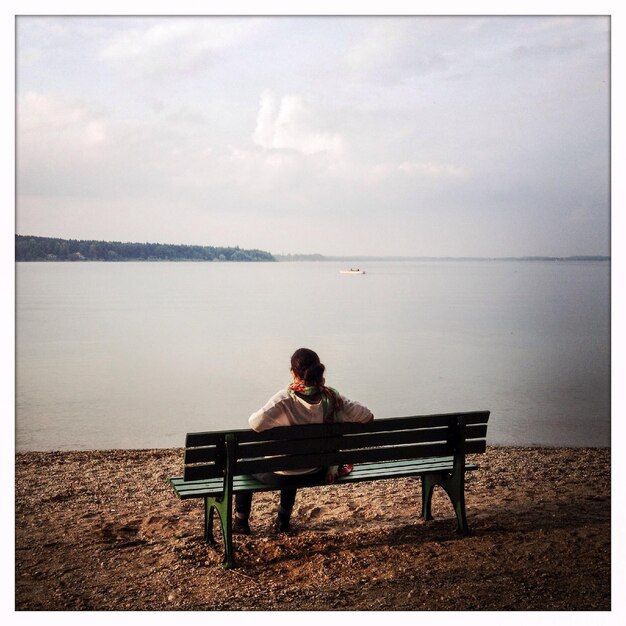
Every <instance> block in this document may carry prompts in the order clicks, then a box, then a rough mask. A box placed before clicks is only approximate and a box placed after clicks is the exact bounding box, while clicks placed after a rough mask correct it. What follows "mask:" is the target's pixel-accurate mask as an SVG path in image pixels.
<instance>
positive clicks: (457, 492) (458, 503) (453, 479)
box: [422, 474, 469, 535]
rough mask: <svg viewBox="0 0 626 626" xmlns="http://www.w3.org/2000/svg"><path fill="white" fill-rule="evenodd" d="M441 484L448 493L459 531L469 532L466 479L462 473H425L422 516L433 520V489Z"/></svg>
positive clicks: (466, 533)
mask: <svg viewBox="0 0 626 626" xmlns="http://www.w3.org/2000/svg"><path fill="white" fill-rule="evenodd" d="M436 485H440V486H441V487H442V488H443V490H444V491H445V492H446V493H447V494H448V497H449V498H450V501H451V502H452V507H453V508H454V513H455V515H456V521H457V527H456V530H457V532H458V533H460V534H463V535H468V534H469V526H468V524H467V516H466V515H465V480H464V477H463V476H462V475H458V476H457V475H454V474H452V475H450V474H424V475H423V476H422V517H423V518H424V519H425V520H432V519H433V516H432V510H431V509H432V497H433V489H434V488H435V486H436Z"/></svg>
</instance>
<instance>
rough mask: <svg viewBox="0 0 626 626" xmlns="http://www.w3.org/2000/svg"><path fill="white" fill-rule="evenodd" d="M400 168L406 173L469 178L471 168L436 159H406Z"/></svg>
mask: <svg viewBox="0 0 626 626" xmlns="http://www.w3.org/2000/svg"><path fill="white" fill-rule="evenodd" d="M398 169H399V170H400V171H401V172H404V173H405V174H409V175H410V174H420V175H422V176H428V177H435V178H468V177H469V174H470V173H469V170H468V169H467V168H465V167H461V166H458V165H452V164H450V163H438V162H436V161H404V162H403V163H400V165H398Z"/></svg>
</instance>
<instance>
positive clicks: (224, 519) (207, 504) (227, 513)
mask: <svg viewBox="0 0 626 626" xmlns="http://www.w3.org/2000/svg"><path fill="white" fill-rule="evenodd" d="M215 512H217V517H218V519H219V521H220V528H221V530H222V538H223V539H224V558H223V560H222V567H223V568H224V569H231V568H233V567H234V558H233V505H232V498H224V499H218V498H205V499H204V516H205V517H204V539H205V541H206V542H207V543H209V544H211V545H213V546H215V544H216V541H215V538H214V537H213V515H214V513H215Z"/></svg>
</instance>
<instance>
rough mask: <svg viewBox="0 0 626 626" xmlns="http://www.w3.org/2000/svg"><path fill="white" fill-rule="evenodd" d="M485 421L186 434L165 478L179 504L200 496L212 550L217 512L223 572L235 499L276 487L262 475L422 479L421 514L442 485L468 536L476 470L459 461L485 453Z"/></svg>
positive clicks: (440, 419)
mask: <svg viewBox="0 0 626 626" xmlns="http://www.w3.org/2000/svg"><path fill="white" fill-rule="evenodd" d="M488 419H489V411H475V412H470V413H454V414H446V415H427V416H414V417H399V418H388V419H377V420H374V421H373V422H370V423H369V424H355V423H345V424H314V425H307V426H287V427H280V428H273V429H271V430H266V431H263V432H254V431H252V430H232V431H220V432H205V433H189V434H188V435H187V438H186V443H185V458H184V474H183V476H182V477H174V478H169V479H168V480H169V483H170V484H171V486H172V487H173V489H174V491H175V493H176V495H177V496H178V497H179V498H181V499H183V500H186V499H189V498H204V514H205V515H204V538H205V540H206V541H207V542H208V543H210V544H213V545H214V544H215V540H214V537H213V516H214V512H217V515H218V517H219V521H220V526H221V530H222V537H223V540H224V559H223V566H224V567H225V568H227V569H228V568H231V567H233V563H234V560H233V542H232V519H233V504H232V500H233V498H232V496H233V494H235V493H238V492H243V491H252V492H257V491H273V490H276V489H278V488H277V487H273V486H270V485H266V484H264V483H261V482H259V481H258V480H256V479H255V478H254V477H252V476H251V474H256V473H261V472H270V471H276V470H288V469H302V468H306V467H319V466H329V465H341V464H344V463H350V464H354V470H353V471H352V473H350V474H348V475H347V476H344V477H340V478H338V479H337V482H336V483H334V484H335V485H345V484H350V483H355V482H361V481H366V480H369V481H371V480H383V479H391V478H403V477H406V476H420V477H421V479H422V516H423V517H424V518H425V519H427V520H430V519H432V515H431V500H432V493H433V488H434V487H435V486H437V485H440V486H441V487H442V488H443V489H444V490H445V491H446V493H447V494H448V496H449V497H450V500H451V502H452V505H453V507H454V511H455V513H456V519H457V531H458V532H460V533H463V534H467V533H468V532H469V528H468V525H467V520H466V517H465V472H466V471H467V470H472V469H476V467H477V465H475V464H468V463H467V462H466V459H465V455H466V454H468V453H472V454H474V453H481V452H485V450H486V445H487V444H486V435H487V421H488ZM322 484H326V483H323V482H320V483H319V485H322ZM309 486H315V485H309Z"/></svg>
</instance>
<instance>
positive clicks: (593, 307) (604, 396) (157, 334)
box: [16, 261, 610, 450]
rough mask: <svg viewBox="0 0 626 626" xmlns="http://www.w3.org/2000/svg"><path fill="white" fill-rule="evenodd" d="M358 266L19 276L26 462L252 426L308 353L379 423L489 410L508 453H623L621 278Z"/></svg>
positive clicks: (601, 268) (597, 272)
mask: <svg viewBox="0 0 626 626" xmlns="http://www.w3.org/2000/svg"><path fill="white" fill-rule="evenodd" d="M353 265H354V263H353ZM344 266H345V264H341V263H334V262H317V263H316V262H310V263H309V262H302V263H295V262H294V263H258V264H257V263H254V264H253V263H232V264H231V263H165V262H163V263H161V262H159V263H18V264H17V265H16V344H17V347H16V379H17V384H16V419H17V426H16V433H17V441H16V446H17V449H18V450H71V449H108V448H152V447H170V446H181V445H183V443H184V436H185V433H187V432H192V431H202V430H212V429H225V428H231V427H232V428H246V427H247V418H248V416H249V415H250V414H251V413H252V412H253V411H255V410H257V409H258V408H260V407H261V406H262V405H263V404H264V403H265V402H266V401H267V399H268V398H269V397H270V396H271V395H272V394H273V393H274V392H276V391H277V390H278V389H280V388H282V387H284V386H286V385H287V384H288V383H289V382H290V375H289V367H290V365H289V358H290V356H291V354H292V353H293V351H294V350H295V349H297V348H299V347H310V348H313V349H314V350H316V351H317V352H318V353H319V355H320V357H321V359H322V361H323V362H324V363H325V364H326V366H327V378H326V379H327V384H329V385H331V386H333V387H336V388H338V389H339V390H340V391H341V392H342V393H343V394H344V395H346V396H348V397H350V398H354V399H356V400H360V401H361V402H363V403H364V404H366V405H367V406H369V407H370V408H371V409H372V411H373V412H374V414H375V415H376V417H377V418H382V417H395V416H402V415H417V414H428V413H443V412H454V411H464V410H478V409H489V410H491V411H492V414H491V421H490V428H489V434H488V441H490V442H491V443H496V444H507V445H546V446H607V445H609V444H610V301H609V298H610V291H609V287H610V264H609V262H602V261H600V262H585V261H580V262H578V261H567V262H554V261H546V262H540V261H532V262H528V261H526V262H523V261H519V262H518V261H469V262H461V261H458V262H457V261H433V262H367V263H365V264H362V265H361V266H362V267H363V268H364V269H365V270H366V272H367V273H366V274H365V275H342V274H339V270H340V269H342V268H344Z"/></svg>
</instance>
